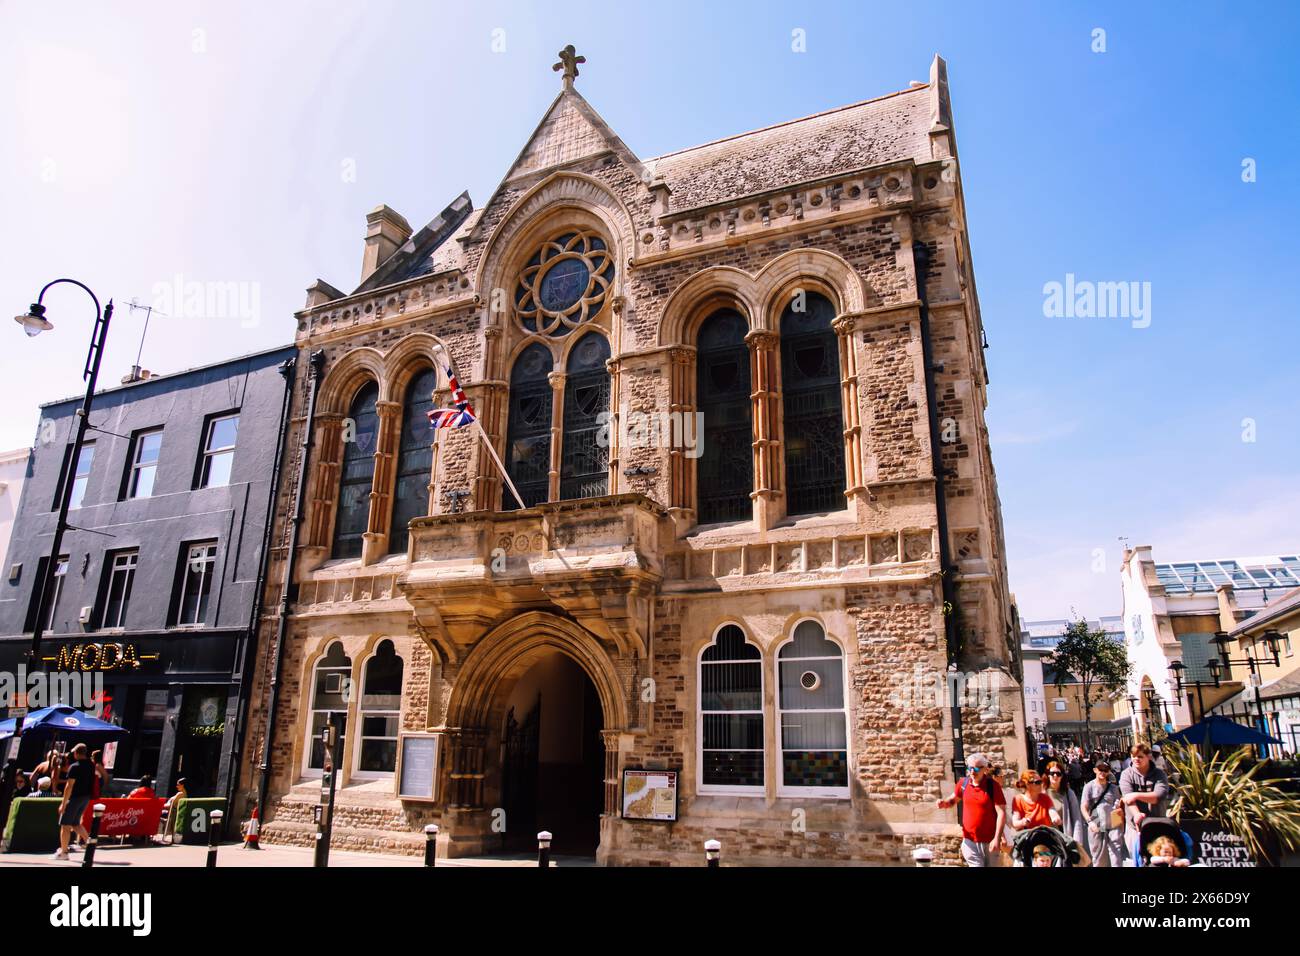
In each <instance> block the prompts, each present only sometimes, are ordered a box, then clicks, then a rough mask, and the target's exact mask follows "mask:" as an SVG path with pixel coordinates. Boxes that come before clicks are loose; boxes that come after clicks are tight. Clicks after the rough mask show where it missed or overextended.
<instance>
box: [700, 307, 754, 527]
mask: <svg viewBox="0 0 1300 956" xmlns="http://www.w3.org/2000/svg"><path fill="white" fill-rule="evenodd" d="M748 329H749V323H747V322H746V321H745V318H744V316H742V315H741V314H740V313H739V312H737V311H736V310H735V309H722V310H721V311H718V312H715V313H713V315H711V316H709V317H708V318H707V319H705V320H704V323H703V324H702V325H701V326H700V332H699V335H698V336H697V337H696V355H695V405H696V411H698V412H699V414H700V416H701V417H702V418H703V429H702V431H703V434H702V435H700V436H699V438H700V439H701V440H702V441H703V442H704V447H703V449H702V451H701V454H700V457H699V460H698V462H697V465H696V468H697V471H696V481H695V487H696V497H697V498H698V499H699V523H700V524H711V523H712V522H715V521H744V520H746V519H748V518H751V517H753V514H754V510H753V502H752V501H751V499H750V497H749V495H750V492H751V491H753V489H754V448H753V441H754V439H753V430H752V426H751V410H750V407H751V406H750V395H749V349H748V348H746V346H745V332H746V331H748Z"/></svg>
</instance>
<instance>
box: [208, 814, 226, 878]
mask: <svg viewBox="0 0 1300 956" xmlns="http://www.w3.org/2000/svg"><path fill="white" fill-rule="evenodd" d="M224 816H225V814H224V813H222V812H221V811H220V810H213V811H212V812H211V813H210V814H208V864H207V868H208V869H209V870H212V869H215V868H216V866H217V834H219V833H220V832H221V818H222V817H224Z"/></svg>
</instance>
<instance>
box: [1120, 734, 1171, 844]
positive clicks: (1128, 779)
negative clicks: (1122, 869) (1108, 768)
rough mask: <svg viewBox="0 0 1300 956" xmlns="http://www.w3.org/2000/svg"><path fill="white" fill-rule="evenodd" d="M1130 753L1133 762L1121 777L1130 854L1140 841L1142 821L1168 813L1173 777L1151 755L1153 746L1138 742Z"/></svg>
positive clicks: (1121, 793) (1127, 842) (1125, 834)
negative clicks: (1170, 777) (1170, 779)
mask: <svg viewBox="0 0 1300 956" xmlns="http://www.w3.org/2000/svg"><path fill="white" fill-rule="evenodd" d="M1129 755H1130V757H1131V758H1132V760H1133V762H1132V764H1130V765H1129V768H1128V769H1127V770H1125V771H1124V772H1123V773H1122V774H1120V777H1119V792H1120V795H1121V799H1122V800H1123V801H1124V807H1125V812H1126V814H1127V816H1128V827H1127V829H1126V830H1125V831H1124V842H1125V845H1126V846H1127V847H1128V852H1129V855H1130V856H1131V855H1132V853H1133V848H1134V847H1135V846H1136V845H1137V842H1138V833H1139V831H1140V830H1141V829H1142V821H1143V820H1145V819H1146V818H1147V817H1163V816H1168V809H1167V807H1166V801H1167V800H1168V798H1169V778H1168V777H1166V776H1165V772H1164V771H1163V770H1161V769H1160V768H1159V767H1157V766H1156V765H1155V763H1154V762H1153V761H1152V759H1151V748H1150V747H1148V746H1147V745H1146V744H1134V745H1133V748H1132V750H1130V751H1129Z"/></svg>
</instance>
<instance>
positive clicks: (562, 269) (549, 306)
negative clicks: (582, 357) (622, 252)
mask: <svg viewBox="0 0 1300 956" xmlns="http://www.w3.org/2000/svg"><path fill="white" fill-rule="evenodd" d="M613 279H614V259H613V257H612V256H611V255H610V254H609V249H608V248H606V246H605V241H604V240H603V239H601V238H600V237H599V236H597V235H595V234H594V233H590V232H566V233H564V234H563V235H561V236H556V237H555V238H554V239H551V240H549V241H548V242H546V243H543V245H542V248H541V249H540V250H538V252H537V254H536V255H534V256H533V257H532V258H531V259H530V260H528V264H527V265H526V266H524V270H523V272H522V273H520V276H519V288H518V289H517V290H516V291H515V314H516V315H517V316H518V317H519V324H520V325H522V326H523V327H524V329H526V330H527V331H529V332H537V333H540V334H542V335H567V334H568V333H569V332H570V331H571V330H572V329H576V328H577V327H578V326H579V325H581V324H582V323H584V322H586V321H587V320H588V319H590V318H591V317H592V316H594V315H595V314H596V313H597V312H599V311H600V308H601V306H602V305H603V304H604V301H605V295H606V293H608V291H609V285H610V283H611V282H612V281H613Z"/></svg>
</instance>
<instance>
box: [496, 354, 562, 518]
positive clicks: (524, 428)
mask: <svg viewBox="0 0 1300 956" xmlns="http://www.w3.org/2000/svg"><path fill="white" fill-rule="evenodd" d="M552 368H553V359H552V358H551V353H550V351H549V350H548V349H547V348H546V347H545V346H544V345H530V346H528V348H526V349H524V351H523V352H522V353H521V354H520V356H519V358H517V359H516V360H515V365H514V368H513V369H512V370H511V372H510V418H509V420H508V422H507V431H506V468H507V469H509V471H510V479H511V480H512V481H513V482H514V483H515V487H516V488H518V489H519V494H520V496H521V497H522V498H523V499H524V504H525V505H527V506H528V507H530V508H531V507H532V506H533V505H535V504H539V503H541V502H543V501H546V499H547V497H548V495H549V493H550V482H551V401H552V391H551V382H550V379H549V378H548V377H547V376H549V375H550V373H551V371H552ZM501 507H502V510H504V511H511V510H513V509H515V508H517V507H519V505H518V504H517V503H516V501H515V498H514V495H512V494H511V493H510V490H509V489H502V493H501Z"/></svg>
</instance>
